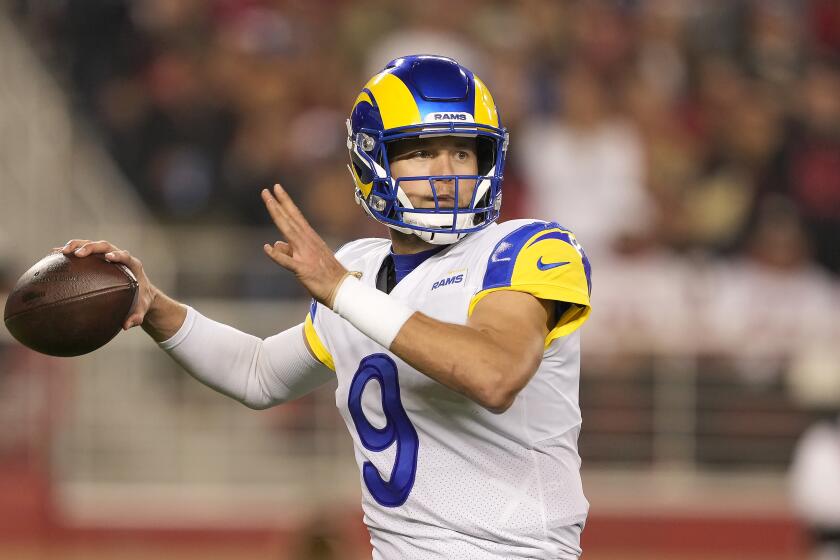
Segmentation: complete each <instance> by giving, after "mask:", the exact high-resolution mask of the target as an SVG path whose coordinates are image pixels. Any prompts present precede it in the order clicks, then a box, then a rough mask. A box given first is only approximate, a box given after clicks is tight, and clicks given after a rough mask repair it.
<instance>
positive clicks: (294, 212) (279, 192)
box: [274, 183, 309, 227]
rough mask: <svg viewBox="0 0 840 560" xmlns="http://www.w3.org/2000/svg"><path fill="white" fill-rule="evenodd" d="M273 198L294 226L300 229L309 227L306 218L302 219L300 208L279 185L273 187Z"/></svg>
mask: <svg viewBox="0 0 840 560" xmlns="http://www.w3.org/2000/svg"><path fill="white" fill-rule="evenodd" d="M274 198H275V199H276V200H277V202H278V203H279V204H280V207H281V208H282V209H283V210H284V211H285V212H286V213H287V214H288V216H289V218H290V219H291V220H293V221H294V222H295V224H296V225H298V226H300V227H308V226H309V222H307V221H306V218H304V217H303V213H302V212H301V211H300V208H298V207H297V204H295V203H294V201H293V200H292V197H290V196H289V193H287V192H286V191H285V190H284V189H283V187H281V186H280V184H279V183H277V184H275V185H274Z"/></svg>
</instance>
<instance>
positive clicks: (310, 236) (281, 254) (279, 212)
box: [261, 185, 347, 307]
mask: <svg viewBox="0 0 840 560" xmlns="http://www.w3.org/2000/svg"><path fill="white" fill-rule="evenodd" d="M261 196H262V199H263V202H264V203H265V207H266V208H267V209H268V213H269V214H271V219H272V220H273V221H274V225H276V226H277V229H279V230H280V233H282V234H283V237H285V238H286V240H287V242H285V243H284V242H283V241H275V242H274V245H269V244H268V243H266V244H265V245H263V249H264V250H265V252H266V254H268V256H269V257H271V259H272V260H273V261H274V262H276V263H277V264H279V265H280V266H282V267H283V268H285V269H287V270H290V271H292V272H293V273H294V274H295V276H297V278H298V280H300V283H301V284H303V286H304V287H305V288H306V289H307V290H309V293H310V294H312V297H314V298H315V299H316V300H317V301H319V302H320V303H323V304H324V305H326V306H328V307H331V306H332V301H329V300H330V299H331V298H333V297H334V295H335V294H334V292H335V291H336V290H335V289H336V287H337V286H338V284H339V282H341V281H342V280H343V279H344V276H345V274H346V273H347V269H346V268H344V267H343V266H342V265H341V263H340V262H338V259H336V258H335V255H334V254H333V252H332V251H331V250H330V248H329V247H327V244H326V243H325V242H324V240H323V239H321V236H320V235H318V233H317V232H316V231H315V230H314V229H312V226H310V225H309V222H307V221H306V218H304V217H303V214H302V213H301V211H300V210H299V209H298V207H297V206H296V205H295V203H294V202H292V199H291V197H289V195H288V193H286V191H284V190H283V187H281V186H280V185H274V190H273V192H272V191H269V190H268V189H263V190H262V193H261Z"/></svg>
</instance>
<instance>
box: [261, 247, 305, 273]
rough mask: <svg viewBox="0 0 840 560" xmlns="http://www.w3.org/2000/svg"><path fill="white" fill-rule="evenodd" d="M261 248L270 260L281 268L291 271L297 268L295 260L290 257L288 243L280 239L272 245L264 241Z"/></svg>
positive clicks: (290, 250) (290, 249) (290, 251)
mask: <svg viewBox="0 0 840 560" xmlns="http://www.w3.org/2000/svg"><path fill="white" fill-rule="evenodd" d="M263 249H264V250H265V252H266V254H267V255H268V256H269V257H271V260H273V261H274V262H276V263H277V264H279V265H280V266H282V267H283V268H286V269H288V270H291V271H292V272H295V271H296V270H297V263H295V260H294V259H293V258H292V248H291V247H290V246H289V244H288V243H283V242H282V241H275V242H274V245H269V244H268V243H266V244H264V245H263Z"/></svg>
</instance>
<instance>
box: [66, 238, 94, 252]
mask: <svg viewBox="0 0 840 560" xmlns="http://www.w3.org/2000/svg"><path fill="white" fill-rule="evenodd" d="M85 243H90V240H88V239H71V240H70V241H68V242H67V243H65V244H64V247H62V248H61V252H62V253H63V254H65V255H69V254H70V253H72V252H73V251H75V250H76V249H78V248H79V247H81V246H82V245H84V244H85Z"/></svg>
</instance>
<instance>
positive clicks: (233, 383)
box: [159, 307, 333, 409]
mask: <svg viewBox="0 0 840 560" xmlns="http://www.w3.org/2000/svg"><path fill="white" fill-rule="evenodd" d="M159 346H160V347H161V348H162V349H163V350H165V351H166V352H167V353H168V354H169V355H170V356H172V358H173V359H174V360H175V361H176V362H178V364H180V365H181V366H182V367H183V368H184V369H185V370H187V372H189V374H190V375H192V376H193V377H195V378H196V379H198V380H199V381H200V382H202V383H204V384H205V385H207V386H208V387H211V388H212V389H214V390H216V391H218V392H220V393H222V394H224V395H227V396H229V397H231V398H233V399H236V400H237V401H239V402H241V403H242V404H244V405H245V406H247V407H249V408H254V409H264V408H268V407H270V406H274V405H277V404H280V403H283V402H287V401H290V400H294V399H296V398H298V397H300V396H303V395H305V394H307V393H309V392H310V391H312V390H314V389H316V388H318V387H319V386H321V385H323V384H324V383H326V382H328V381H329V380H330V379H332V378H333V375H332V374H331V372H330V371H329V370H327V369H326V368H325V367H323V366H322V365H321V363H320V362H318V361H317V360H316V359H315V358H314V357H313V355H312V353H311V350H310V349H309V346H308V344H307V343H306V341H305V339H304V336H303V326H302V325H296V326H294V327H292V328H290V329H287V330H285V331H283V332H281V333H279V334H276V335H274V336H271V337H269V338H266V339H265V340H262V339H260V338H258V337H256V336H253V335H250V334H247V333H244V332H242V331H239V330H237V329H234V328H233V327H230V326H228V325H224V324H222V323H218V322H216V321H213V320H211V319H208V318H207V317H205V316H203V315H202V314H201V313H198V312H197V311H195V310H194V309H193V308H191V307H187V315H186V319H185V321H184V324H183V326H182V327H181V328H180V329H179V330H178V332H176V333H175V335H174V336H172V337H171V338H170V339H168V340H165V341H163V342H160V343H159Z"/></svg>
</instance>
